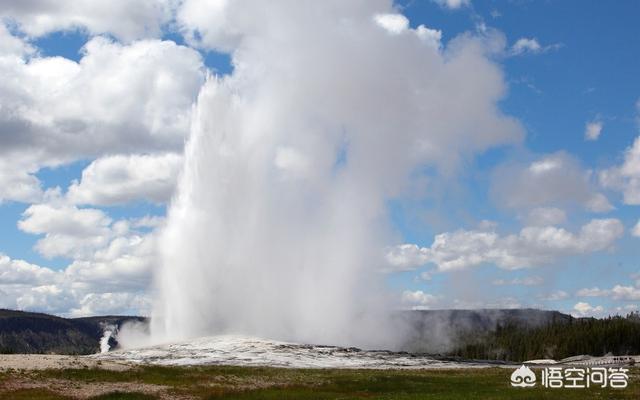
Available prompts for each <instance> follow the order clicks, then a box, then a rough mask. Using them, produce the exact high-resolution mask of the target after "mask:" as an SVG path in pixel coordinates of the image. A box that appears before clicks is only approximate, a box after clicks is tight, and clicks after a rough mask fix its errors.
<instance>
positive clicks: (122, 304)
mask: <svg viewBox="0 0 640 400" xmlns="http://www.w3.org/2000/svg"><path fill="white" fill-rule="evenodd" d="M150 310H151V303H150V299H149V297H148V296H146V295H143V294H138V293H126V292H120V293H111V292H109V293H89V294H87V295H86V296H84V297H83V298H82V299H81V300H80V301H79V303H78V305H77V306H76V307H75V308H73V309H72V310H71V311H70V312H69V315H70V316H71V317H85V316H93V315H114V314H116V315H117V314H120V315H131V314H136V315H149V312H150Z"/></svg>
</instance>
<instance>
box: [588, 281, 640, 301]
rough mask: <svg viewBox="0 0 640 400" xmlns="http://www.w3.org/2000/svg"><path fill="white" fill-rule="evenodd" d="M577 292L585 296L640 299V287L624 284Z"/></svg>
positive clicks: (629, 299)
mask: <svg viewBox="0 0 640 400" xmlns="http://www.w3.org/2000/svg"><path fill="white" fill-rule="evenodd" d="M633 276H634V275H632V277H633ZM576 294H577V295H578V296H583V297H611V298H612V299H614V300H624V301H637V300H640V287H637V286H624V285H615V286H614V287H612V288H611V289H600V288H598V287H593V288H585V289H580V290H578V292H577V293H576Z"/></svg>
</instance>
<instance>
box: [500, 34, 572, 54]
mask: <svg viewBox="0 0 640 400" xmlns="http://www.w3.org/2000/svg"><path fill="white" fill-rule="evenodd" d="M560 47H561V45H560V44H558V43H556V44H552V45H548V46H542V45H541V44H540V42H538V39H536V38H524V37H523V38H520V39H518V40H517V41H516V42H515V43H514V44H513V46H511V54H513V55H520V54H524V53H530V54H539V53H545V52H547V51H549V50H557V49H559V48H560Z"/></svg>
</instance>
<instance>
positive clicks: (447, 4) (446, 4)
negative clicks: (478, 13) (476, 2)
mask: <svg viewBox="0 0 640 400" xmlns="http://www.w3.org/2000/svg"><path fill="white" fill-rule="evenodd" d="M434 1H435V2H436V3H437V4H438V5H439V6H440V7H443V8H448V9H450V10H457V9H459V8H462V7H466V6H469V5H471V0H434Z"/></svg>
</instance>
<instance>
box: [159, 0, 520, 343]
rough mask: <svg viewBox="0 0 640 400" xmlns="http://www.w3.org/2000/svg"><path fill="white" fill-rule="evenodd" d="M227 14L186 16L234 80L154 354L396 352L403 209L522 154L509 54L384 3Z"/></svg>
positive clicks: (215, 124) (219, 109)
mask: <svg viewBox="0 0 640 400" xmlns="http://www.w3.org/2000/svg"><path fill="white" fill-rule="evenodd" d="M211 4H214V5H215V6H213V5H212V6H211V9H209V10H208V12H206V13H205V12H202V11H198V12H191V10H192V8H193V7H191V2H190V1H186V2H185V4H183V6H182V9H181V10H180V12H179V15H178V20H179V21H182V22H183V23H184V24H185V26H191V27H194V30H197V34H195V33H196V32H195V31H194V34H193V35H192V38H193V40H194V41H195V40H198V41H199V42H198V44H199V45H200V46H203V47H210V48H215V49H219V50H224V51H228V52H230V54H231V57H232V62H233V66H234V71H233V73H232V74H231V75H228V76H224V77H211V78H210V79H208V81H207V82H206V84H205V85H204V87H203V88H202V90H201V92H200V95H199V97H198V100H197V105H196V106H195V108H194V115H193V123H192V131H191V136H190V138H189V141H188V143H187V145H186V150H185V160H186V161H185V166H184V171H183V174H182V177H181V180H180V183H179V188H178V193H177V195H176V197H175V198H174V200H173V203H172V205H171V207H170V209H169V211H168V217H167V218H168V221H167V226H166V228H165V230H164V232H163V234H162V238H161V244H160V252H161V259H162V262H161V266H160V269H159V271H158V273H157V275H156V281H157V285H158V293H159V295H158V298H157V299H156V301H155V304H154V313H153V316H152V335H153V336H154V340H156V341H168V340H177V339H184V338H189V337H195V336H201V335H210V334H221V333H234V334H235V333H241V334H248V335H255V336H260V337H267V338H272V339H281V340H294V341H298V342H307V343H309V342H313V343H332V344H353V345H359V346H365V347H366V346H384V345H387V344H388V343H390V342H389V341H390V340H391V338H392V336H393V335H392V334H390V333H389V332H390V331H391V330H392V329H391V328H392V327H388V326H387V328H383V326H384V317H385V315H386V312H387V311H388V310H390V309H391V308H392V307H394V306H395V304H393V302H392V301H390V300H389V297H388V296H387V294H386V291H385V288H384V276H383V275H382V273H381V270H382V269H384V264H383V257H382V256H381V255H382V253H383V249H384V248H385V247H386V246H388V245H390V244H392V243H393V242H394V232H393V227H392V226H391V225H390V224H389V221H388V212H387V207H388V201H389V200H391V199H394V198H398V197H401V196H402V195H403V194H404V193H406V191H408V190H410V189H411V188H412V185H413V183H414V182H416V181H418V180H420V181H422V180H421V179H420V178H423V176H422V175H423V174H424V171H427V170H431V171H433V170H434V169H435V170H446V171H447V172H448V173H451V172H452V171H454V170H455V167H456V165H457V164H458V162H459V160H461V159H464V158H465V157H467V156H470V155H472V154H473V153H474V152H477V151H481V150H483V149H486V148H488V147H490V146H494V145H497V144H502V143H505V142H509V141H513V140H517V139H518V138H519V136H520V129H519V126H518V125H517V123H515V122H514V121H513V120H511V119H509V118H506V117H504V116H502V115H501V114H500V113H499V112H498V111H497V109H496V106H495V103H496V101H497V100H499V98H500V97H501V96H502V95H503V92H504V84H503V81H502V75H501V72H500V70H499V68H498V67H497V66H496V65H495V64H494V63H493V62H492V61H491V60H490V56H488V55H487V54H488V52H489V51H496V49H497V47H499V46H498V45H499V44H500V38H499V37H490V36H483V37H472V36H471V35H463V36H461V37H458V38H456V39H454V40H452V41H450V42H449V44H448V45H447V46H446V48H444V49H443V48H442V45H441V44H440V32H438V31H435V30H431V29H429V28H426V27H424V26H419V27H417V28H415V29H413V28H411V27H409V25H408V21H407V20H406V18H404V17H403V16H402V15H400V14H398V13H397V11H396V10H395V9H394V8H393V4H392V3H391V1H386V0H374V1H372V0H361V1H344V0H335V1H332V0H327V1H320V2H317V1H298V0H295V1H269V2H265V1H236V2H224V1H220V2H211ZM497 50H499V48H498V49H497ZM414 192H415V190H414ZM388 331H389V332H388Z"/></svg>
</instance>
